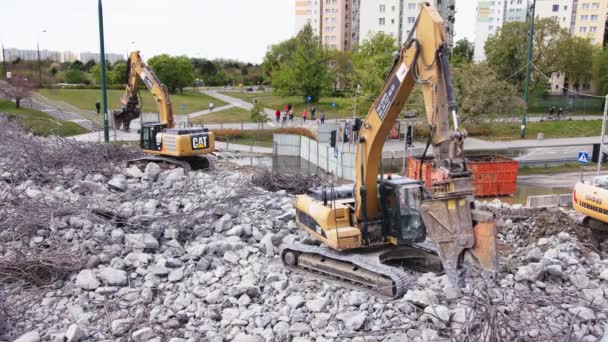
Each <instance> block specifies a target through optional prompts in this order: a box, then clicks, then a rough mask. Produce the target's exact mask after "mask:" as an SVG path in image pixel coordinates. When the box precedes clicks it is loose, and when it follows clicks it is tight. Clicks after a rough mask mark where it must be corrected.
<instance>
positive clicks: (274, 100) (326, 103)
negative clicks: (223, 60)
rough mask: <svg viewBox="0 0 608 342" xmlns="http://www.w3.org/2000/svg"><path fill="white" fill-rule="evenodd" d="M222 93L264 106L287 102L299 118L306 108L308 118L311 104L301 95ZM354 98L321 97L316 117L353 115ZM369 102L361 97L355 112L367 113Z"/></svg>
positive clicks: (316, 105) (331, 117)
mask: <svg viewBox="0 0 608 342" xmlns="http://www.w3.org/2000/svg"><path fill="white" fill-rule="evenodd" d="M222 94H224V95H228V96H232V97H236V98H239V99H242V100H245V101H247V102H251V103H253V99H257V100H258V101H259V102H260V103H262V104H263V105H264V107H266V108H271V109H275V110H276V109H280V110H283V108H284V107H285V106H286V105H287V104H291V105H293V106H294V113H295V117H297V118H300V117H301V116H302V111H304V110H305V109H307V108H308V111H309V114H308V117H309V118H310V108H312V107H313V104H310V106H308V107H307V105H306V100H305V99H304V97H302V96H275V95H271V94H268V93H246V92H243V93H241V92H225V93H222ZM333 102H335V103H336V108H334V107H332V103H333ZM354 104H355V103H354V100H353V98H352V97H322V98H321V100H320V101H319V102H318V103H316V104H314V106H315V107H316V108H317V113H316V117H319V113H320V112H321V111H324V112H325V119H335V118H338V119H339V118H348V117H352V116H353V107H354ZM370 104H371V102H367V103H366V104H363V103H362V102H361V98H359V100H358V102H357V112H358V113H359V114H367V111H368V109H369V106H370Z"/></svg>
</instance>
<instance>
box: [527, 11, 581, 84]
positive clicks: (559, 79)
mask: <svg viewBox="0 0 608 342" xmlns="http://www.w3.org/2000/svg"><path fill="white" fill-rule="evenodd" d="M576 1H577V0H536V8H535V10H534V15H535V17H536V19H537V20H538V19H544V18H552V19H553V20H555V21H556V22H557V23H558V24H559V26H560V27H561V28H563V29H565V30H568V33H571V32H572V31H573V30H574V23H575V16H576V14H575V13H576V10H575V7H576ZM566 85H567V84H566V74H565V73H564V72H554V73H552V74H551V80H550V81H549V85H548V91H549V93H550V94H551V95H561V94H562V89H563V88H564V86H566Z"/></svg>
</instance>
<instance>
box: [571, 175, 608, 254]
mask: <svg viewBox="0 0 608 342" xmlns="http://www.w3.org/2000/svg"><path fill="white" fill-rule="evenodd" d="M572 206H573V207H574V210H576V211H578V212H579V213H581V214H583V215H585V218H584V219H583V225H585V226H586V227H589V228H590V229H591V244H593V245H595V247H597V246H598V245H599V244H600V243H601V242H603V241H605V240H606V239H607V238H608V176H607V175H603V176H596V177H593V179H592V180H591V181H590V182H589V181H582V180H581V181H580V182H578V183H576V185H575V186H574V191H573V192H572Z"/></svg>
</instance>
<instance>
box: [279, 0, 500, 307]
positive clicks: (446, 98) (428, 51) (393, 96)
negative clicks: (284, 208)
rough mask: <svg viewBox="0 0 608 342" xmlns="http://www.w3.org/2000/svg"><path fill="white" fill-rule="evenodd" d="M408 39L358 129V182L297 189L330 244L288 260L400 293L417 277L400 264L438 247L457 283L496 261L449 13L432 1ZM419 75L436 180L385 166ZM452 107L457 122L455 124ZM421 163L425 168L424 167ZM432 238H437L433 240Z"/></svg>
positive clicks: (425, 258) (301, 246)
mask: <svg viewBox="0 0 608 342" xmlns="http://www.w3.org/2000/svg"><path fill="white" fill-rule="evenodd" d="M413 36H414V30H412V33H411V34H410V37H408V40H407V41H406V43H405V44H404V45H403V47H402V48H401V49H400V51H399V54H398V56H397V57H396V59H395V61H394V64H393V66H392V68H391V70H390V72H389V74H388V76H387V78H386V82H385V84H384V86H383V89H382V91H381V93H380V94H379V96H378V97H377V98H376V100H375V102H374V104H373V106H372V107H371V108H370V110H369V112H368V114H367V116H366V117H365V120H364V122H363V124H362V127H361V129H360V131H359V141H358V143H357V158H356V164H355V165H356V170H357V172H356V184H355V185H354V188H348V187H346V189H345V187H340V188H338V189H316V190H315V189H312V191H311V193H310V194H307V195H300V196H298V197H297V199H296V222H297V225H298V226H299V227H300V228H301V229H303V230H305V231H306V232H308V233H309V234H310V235H311V236H312V237H313V238H314V239H316V240H318V241H319V242H321V243H323V244H324V245H325V246H317V245H315V244H306V243H296V244H291V245H287V246H285V245H284V246H282V247H281V257H282V260H283V263H284V264H285V265H287V266H288V267H291V268H299V269H303V270H306V271H312V272H314V273H321V274H324V275H327V276H329V277H332V278H339V279H341V280H345V281H347V282H350V283H355V284H357V285H359V286H363V287H366V288H370V289H372V290H374V291H375V292H376V293H379V294H381V295H385V296H389V297H398V296H401V295H402V294H404V293H405V292H406V291H407V287H408V285H409V284H412V283H415V279H412V275H411V273H408V272H406V271H405V270H404V268H403V267H401V266H400V265H397V263H398V262H403V260H404V259H410V260H411V259H413V260H417V261H418V262H423V263H429V262H432V261H433V259H434V260H435V261H439V260H437V257H436V256H434V257H433V254H434V253H436V254H437V255H438V256H439V259H440V261H441V265H442V266H443V270H444V272H445V273H446V274H447V276H448V278H449V280H450V282H451V283H452V284H453V285H454V286H463V285H464V267H463V266H464V265H465V264H467V265H473V266H477V267H479V268H482V269H485V270H488V271H496V270H497V267H498V256H497V252H496V224H495V222H494V217H493V214H491V213H489V212H484V211H480V210H476V209H475V208H474V199H473V188H472V179H471V173H470V171H468V170H467V167H466V164H465V159H464V155H463V141H464V139H465V137H466V132H465V131H463V130H460V129H459V126H458V115H457V105H456V99H455V94H454V88H453V86H452V77H451V71H450V66H449V63H448V48H447V45H446V41H445V36H444V31H443V20H442V19H441V17H440V16H439V13H438V12H437V10H436V9H435V8H434V7H432V6H431V5H429V4H428V3H424V4H421V11H420V14H419V16H418V19H417V21H416V23H415V38H414V37H413ZM415 84H420V85H421V87H422V89H423V92H424V101H425V109H426V117H427V120H428V123H429V126H430V135H429V137H428V139H429V140H428V142H427V145H426V149H425V152H424V155H423V158H424V157H426V154H427V152H428V149H429V147H430V146H431V145H432V153H433V155H434V162H433V174H432V179H433V189H432V191H431V192H427V191H426V190H424V189H423V188H422V185H421V182H420V181H419V180H415V179H409V178H403V177H392V176H390V175H388V176H384V175H383V174H382V173H380V177H379V169H380V162H381V160H380V159H381V155H382V148H383V145H384V142H385V140H386V137H387V134H388V132H389V130H390V128H391V127H392V126H393V124H394V122H395V120H396V119H397V116H398V114H399V113H400V112H401V110H402V109H403V106H404V104H405V102H406V100H407V99H408V96H409V95H410V93H411V91H412V89H413V88H414V85H415ZM450 117H451V119H452V124H451V127H450ZM421 173H422V172H419V174H421ZM427 237H428V238H430V240H431V241H432V242H434V244H431V243H428V242H426V241H425V240H426V238H427Z"/></svg>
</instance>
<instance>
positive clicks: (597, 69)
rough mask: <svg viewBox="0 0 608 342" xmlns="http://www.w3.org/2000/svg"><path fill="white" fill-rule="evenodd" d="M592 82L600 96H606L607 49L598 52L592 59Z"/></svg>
mask: <svg viewBox="0 0 608 342" xmlns="http://www.w3.org/2000/svg"><path fill="white" fill-rule="evenodd" d="M593 76H594V77H593V80H594V81H595V83H596V84H597V87H598V92H599V93H600V94H608V49H607V48H604V49H603V50H598V51H596V53H595V56H594V57H593Z"/></svg>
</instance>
